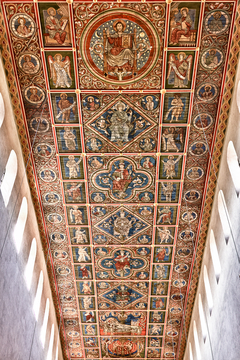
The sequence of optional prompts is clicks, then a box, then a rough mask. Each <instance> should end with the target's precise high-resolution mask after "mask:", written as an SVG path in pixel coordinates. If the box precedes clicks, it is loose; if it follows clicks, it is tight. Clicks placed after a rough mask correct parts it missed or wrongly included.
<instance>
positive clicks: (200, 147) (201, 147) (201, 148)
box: [189, 141, 208, 156]
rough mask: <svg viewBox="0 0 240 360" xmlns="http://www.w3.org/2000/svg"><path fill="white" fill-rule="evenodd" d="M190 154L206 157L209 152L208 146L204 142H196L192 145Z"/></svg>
mask: <svg viewBox="0 0 240 360" xmlns="http://www.w3.org/2000/svg"><path fill="white" fill-rule="evenodd" d="M189 151H190V153H191V154H192V155H195V156H202V155H205V154H206V152H207V151H208V147H207V144H206V143H205V142H203V141H195V142H194V143H193V144H192V145H190V150H189Z"/></svg>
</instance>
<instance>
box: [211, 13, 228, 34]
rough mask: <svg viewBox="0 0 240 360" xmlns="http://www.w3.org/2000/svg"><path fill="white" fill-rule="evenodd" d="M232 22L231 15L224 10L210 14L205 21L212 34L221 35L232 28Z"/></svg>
mask: <svg viewBox="0 0 240 360" xmlns="http://www.w3.org/2000/svg"><path fill="white" fill-rule="evenodd" d="M230 23H231V20H230V17H229V15H228V14H227V13H226V12H225V11H222V10H214V11H212V12H210V13H209V14H208V15H207V16H206V19H205V26H206V29H207V31H208V32H210V33H211V34H221V33H223V32H225V31H226V30H227V29H228V27H229V26H230Z"/></svg>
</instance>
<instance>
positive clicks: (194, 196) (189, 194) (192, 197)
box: [184, 189, 201, 202]
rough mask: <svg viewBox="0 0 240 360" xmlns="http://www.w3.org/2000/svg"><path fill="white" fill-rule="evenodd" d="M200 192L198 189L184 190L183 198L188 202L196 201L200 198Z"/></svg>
mask: <svg viewBox="0 0 240 360" xmlns="http://www.w3.org/2000/svg"><path fill="white" fill-rule="evenodd" d="M200 198H201V193H200V192H199V191H198V190H195V189H191V190H188V191H186V192H185V194H184V199H185V200H186V201H188V202H196V201H198V200H200Z"/></svg>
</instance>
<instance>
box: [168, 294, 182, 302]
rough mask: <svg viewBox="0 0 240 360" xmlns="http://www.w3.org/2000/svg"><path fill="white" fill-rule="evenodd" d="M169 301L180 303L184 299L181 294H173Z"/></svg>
mask: <svg viewBox="0 0 240 360" xmlns="http://www.w3.org/2000/svg"><path fill="white" fill-rule="evenodd" d="M171 299H172V300H173V301H182V300H183V299H184V295H183V294H173V295H172V296H171Z"/></svg>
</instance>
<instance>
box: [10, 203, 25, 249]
mask: <svg viewBox="0 0 240 360" xmlns="http://www.w3.org/2000/svg"><path fill="white" fill-rule="evenodd" d="M27 215H28V204H27V199H26V198H25V197H24V198H23V199H22V204H21V207H20V211H19V214H18V218H17V222H16V225H15V228H14V232H13V238H14V241H15V246H16V249H17V252H19V251H20V248H21V244H22V239H23V233H24V229H25V225H26V221H27Z"/></svg>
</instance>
